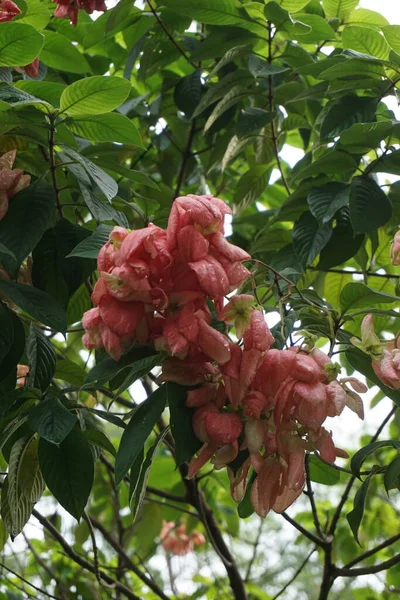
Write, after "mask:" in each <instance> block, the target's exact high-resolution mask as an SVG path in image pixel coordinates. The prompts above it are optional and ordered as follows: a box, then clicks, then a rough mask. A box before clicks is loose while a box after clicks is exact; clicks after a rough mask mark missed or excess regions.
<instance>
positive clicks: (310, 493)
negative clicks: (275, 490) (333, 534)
mask: <svg viewBox="0 0 400 600" xmlns="http://www.w3.org/2000/svg"><path fill="white" fill-rule="evenodd" d="M305 467H306V491H305V492H304V493H305V494H306V496H307V497H308V499H309V501H310V506H311V512H312V515H313V521H314V525H315V529H316V531H317V534H318V536H319V537H320V538H321V539H324V537H325V536H324V533H323V531H322V528H321V523H320V520H319V516H318V511H317V506H316V504H315V499H314V490H313V489H312V484H311V477H310V455H309V454H306V460H305Z"/></svg>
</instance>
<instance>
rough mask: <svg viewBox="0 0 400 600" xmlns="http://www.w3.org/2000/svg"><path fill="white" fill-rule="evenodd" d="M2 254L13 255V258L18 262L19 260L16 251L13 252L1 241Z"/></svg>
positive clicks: (0, 251) (0, 252)
mask: <svg viewBox="0 0 400 600" xmlns="http://www.w3.org/2000/svg"><path fill="white" fill-rule="evenodd" d="M0 254H7V256H11V258H12V259H13V260H14V261H15V262H16V261H17V257H16V256H15V254H14V252H11V250H9V249H8V248H7V247H6V246H5V245H4V244H1V243H0Z"/></svg>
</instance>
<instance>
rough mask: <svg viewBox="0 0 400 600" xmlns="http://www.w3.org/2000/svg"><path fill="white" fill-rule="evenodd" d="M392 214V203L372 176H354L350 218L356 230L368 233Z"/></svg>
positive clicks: (380, 225) (351, 190)
mask: <svg viewBox="0 0 400 600" xmlns="http://www.w3.org/2000/svg"><path fill="white" fill-rule="evenodd" d="M391 216H392V203H391V202H390V200H389V198H388V196H387V195H386V194H385V193H384V192H383V191H382V189H381V188H380V186H379V185H378V184H377V183H376V182H375V181H374V180H373V179H371V177H354V179H353V180H352V182H351V187H350V218H351V222H352V224H353V228H354V231H357V232H359V233H367V232H370V231H373V230H374V229H378V227H382V225H384V224H385V223H387V221H389V219H390V217H391Z"/></svg>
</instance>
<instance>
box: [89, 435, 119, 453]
mask: <svg viewBox="0 0 400 600" xmlns="http://www.w3.org/2000/svg"><path fill="white" fill-rule="evenodd" d="M83 435H84V436H85V438H86V439H87V440H88V442H90V443H91V444H93V445H94V446H99V448H103V450H107V451H108V452H110V454H112V456H116V454H117V452H116V450H115V448H114V446H113V445H112V443H111V442H110V440H109V439H108V437H107V436H106V434H105V433H104V432H103V431H100V429H86V431H84V432H83Z"/></svg>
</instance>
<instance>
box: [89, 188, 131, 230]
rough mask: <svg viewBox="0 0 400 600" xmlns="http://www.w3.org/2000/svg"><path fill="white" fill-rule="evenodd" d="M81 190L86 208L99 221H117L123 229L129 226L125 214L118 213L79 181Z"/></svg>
mask: <svg viewBox="0 0 400 600" xmlns="http://www.w3.org/2000/svg"><path fill="white" fill-rule="evenodd" d="M79 189H80V192H81V194H82V198H83V200H84V202H85V204H86V206H87V207H88V209H89V210H90V212H91V213H92V215H93V217H94V218H95V219H97V220H98V221H115V222H116V223H117V224H118V225H120V226H121V227H128V226H129V223H128V221H127V218H126V217H125V215H124V214H123V213H120V212H118V211H116V210H115V208H113V207H112V206H111V205H110V204H109V203H108V202H107V201H104V200H101V199H100V198H99V197H98V195H97V194H96V193H95V192H94V190H92V189H91V188H89V187H86V186H85V185H84V184H82V182H81V181H79Z"/></svg>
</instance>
